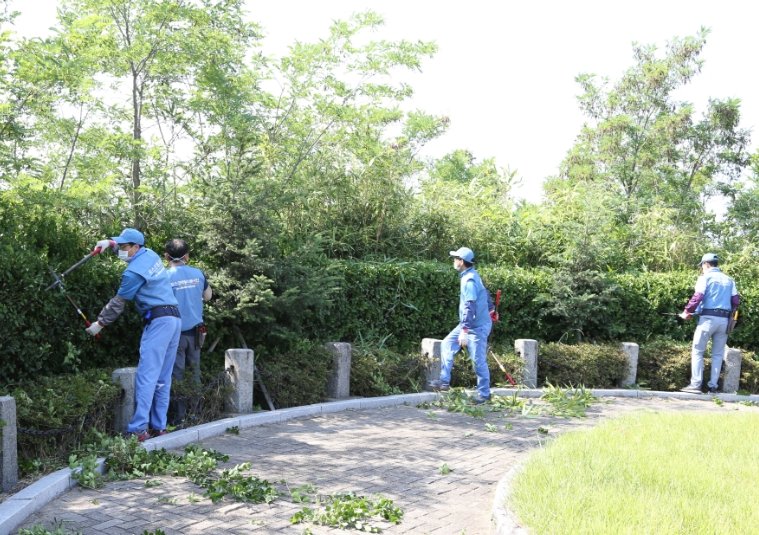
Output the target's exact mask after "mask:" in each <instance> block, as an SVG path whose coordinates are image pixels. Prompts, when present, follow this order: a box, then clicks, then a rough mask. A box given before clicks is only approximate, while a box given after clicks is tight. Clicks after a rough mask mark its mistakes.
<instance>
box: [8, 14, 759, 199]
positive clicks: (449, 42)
mask: <svg viewBox="0 0 759 535" xmlns="http://www.w3.org/2000/svg"><path fill="white" fill-rule="evenodd" d="M11 4H12V5H13V6H14V9H17V10H19V11H22V13H23V16H22V17H21V19H20V20H19V21H18V23H17V27H18V30H19V32H20V33H22V34H23V35H40V34H42V33H44V32H45V30H46V29H47V28H49V27H50V26H51V25H53V24H54V22H55V6H56V5H57V1H56V0H11ZM752 4H753V2H748V1H745V0H744V1H739V0H722V1H720V2H715V1H714V0H690V1H686V0H636V1H632V0H627V1H626V2H610V1H608V0H606V1H603V0H573V1H571V2H568V1H561V0H554V1H548V0H532V1H526V0H525V1H521V2H514V1H511V0H501V1H498V0H468V1H466V2H464V1H461V0H458V1H454V0H311V1H307V0H265V1H261V0H248V9H249V12H250V14H251V18H252V20H254V21H256V22H258V23H259V24H260V25H261V26H262V27H263V30H264V32H265V34H266V38H265V40H264V51H265V52H266V53H268V54H271V55H280V54H282V53H283V52H284V51H285V50H286V49H287V46H289V45H290V44H292V43H293V42H294V41H295V40H296V39H297V40H300V41H304V42H308V41H313V40H316V39H318V38H319V37H322V36H324V35H326V32H327V29H328V27H329V25H330V23H331V21H333V20H336V19H346V18H348V17H349V16H350V15H351V14H352V13H355V12H361V11H365V10H367V9H372V10H374V11H376V12H378V13H379V14H380V15H382V16H383V17H384V19H385V26H384V28H383V29H381V30H380V31H379V32H377V34H376V37H377V38H383V39H408V40H425V41H435V42H436V43H437V44H438V46H439V51H438V53H437V55H436V56H435V57H434V58H432V59H431V60H428V61H427V63H426V64H425V65H424V67H423V72H421V73H419V74H414V75H410V76H409V77H408V78H407V81H408V82H409V83H410V84H411V85H412V87H414V89H415V95H414V97H413V101H412V103H411V107H412V108H418V109H423V110H425V111H427V112H429V113H434V114H439V115H446V116H448V117H449V118H450V120H451V123H450V128H449V130H448V132H447V133H446V134H445V135H444V136H443V137H442V138H440V139H438V140H436V141H434V142H432V143H431V144H430V145H429V146H428V147H427V148H426V152H425V154H426V155H429V156H442V155H444V154H446V153H447V152H449V151H451V150H454V149H456V148H466V149H469V150H470V151H471V152H472V153H474V155H475V156H476V157H477V158H478V159H483V158H488V157H495V158H496V160H497V162H498V165H499V166H501V167H509V168H510V169H512V170H516V171H517V173H518V176H520V177H521V184H520V185H519V187H518V189H517V192H516V193H517V195H518V196H519V197H521V198H525V199H528V200H531V201H537V200H539V199H540V196H541V193H542V187H541V186H542V182H543V179H544V178H545V177H546V176H551V175H552V174H555V173H556V171H557V168H558V165H559V164H560V162H561V160H562V159H563V157H564V155H565V154H566V151H567V150H568V149H569V148H570V147H571V145H572V143H573V141H574V138H575V136H576V135H577V133H578V132H579V130H580V127H581V126H582V122H583V117H582V115H581V114H580V113H579V111H578V107H577V103H576V96H577V94H578V93H579V86H578V85H577V84H576V83H575V81H574V78H575V76H576V75H577V74H579V73H582V72H592V73H595V74H598V75H600V76H608V77H610V78H611V79H612V80H614V79H616V78H617V77H618V76H619V75H620V74H621V73H622V72H623V71H624V70H625V69H626V68H627V67H629V66H631V65H632V62H633V60H632V47H631V45H632V43H633V42H634V41H637V42H640V43H646V44H648V43H653V44H657V45H659V46H660V47H661V48H663V47H664V45H665V43H666V41H668V40H670V39H672V38H673V37H676V36H677V37H683V36H686V35H694V34H695V33H696V32H697V31H698V29H699V28H700V27H701V26H706V27H707V28H710V29H711V34H710V36H709V38H708V40H707V44H706V48H705V50H704V54H703V58H704V60H705V65H704V69H703V71H702V73H701V74H700V75H698V76H697V77H696V78H695V79H694V80H693V81H692V82H691V84H690V85H689V86H688V88H687V89H686V91H684V92H683V94H682V95H681V96H680V98H682V99H683V100H687V101H690V102H693V103H694V104H695V105H696V106H697V108H698V109H702V108H703V107H704V106H705V104H706V103H707V101H708V99H709V98H710V97H712V98H728V97H737V98H740V99H741V100H742V103H743V104H742V118H743V119H742V126H743V127H744V128H750V129H751V130H752V131H753V133H754V136H753V137H754V138H755V139H754V141H753V144H752V150H755V149H756V147H757V146H758V144H757V139H759V132H757V131H756V130H757V123H758V122H759V119H758V117H759V91H758V89H759V72H757V70H756V69H755V68H754V67H753V65H754V61H756V57H757V55H758V53H759V32H757V31H756V29H755V26H756V21H757V20H759V17H758V15H759V7H756V6H757V4H753V5H752Z"/></svg>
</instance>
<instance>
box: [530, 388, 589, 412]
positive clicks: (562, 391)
mask: <svg viewBox="0 0 759 535" xmlns="http://www.w3.org/2000/svg"><path fill="white" fill-rule="evenodd" d="M540 399H542V400H544V401H547V402H548V403H549V404H550V405H551V414H553V415H554V416H561V417H564V418H577V417H584V416H585V415H586V413H587V409H588V407H590V406H591V404H592V403H593V402H594V401H595V400H596V398H595V396H593V394H591V393H590V392H589V391H587V390H586V389H585V387H584V386H580V387H578V388H573V387H571V386H570V387H569V388H561V387H558V386H553V385H552V384H550V383H548V387H547V388H546V391H545V392H544V393H543V395H542V396H540Z"/></svg>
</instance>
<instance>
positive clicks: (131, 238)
mask: <svg viewBox="0 0 759 535" xmlns="http://www.w3.org/2000/svg"><path fill="white" fill-rule="evenodd" d="M111 239H112V240H113V241H115V242H116V243H118V244H119V245H120V244H122V243H136V244H137V245H145V236H143V235H142V232H140V231H139V230H137V229H135V228H125V229H124V230H122V231H121V234H119V235H118V236H114V237H112V238H111Z"/></svg>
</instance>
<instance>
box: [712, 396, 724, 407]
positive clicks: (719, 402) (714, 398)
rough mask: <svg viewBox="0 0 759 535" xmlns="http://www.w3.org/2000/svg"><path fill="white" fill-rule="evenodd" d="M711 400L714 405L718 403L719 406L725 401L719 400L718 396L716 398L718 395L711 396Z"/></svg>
mask: <svg viewBox="0 0 759 535" xmlns="http://www.w3.org/2000/svg"><path fill="white" fill-rule="evenodd" d="M712 401H713V402H714V404H715V405H719V406H720V407H721V406H723V405H724V404H725V402H724V401H722V400H721V399H720V398H718V397H713V398H712Z"/></svg>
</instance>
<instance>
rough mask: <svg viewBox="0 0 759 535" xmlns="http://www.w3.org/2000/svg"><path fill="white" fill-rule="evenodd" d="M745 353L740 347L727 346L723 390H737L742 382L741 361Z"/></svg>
mask: <svg viewBox="0 0 759 535" xmlns="http://www.w3.org/2000/svg"><path fill="white" fill-rule="evenodd" d="M742 360H743V353H741V350H740V349H733V348H725V376H724V379H723V381H722V391H723V392H727V393H733V392H737V391H738V388H739V386H740V382H741V361H742Z"/></svg>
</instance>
